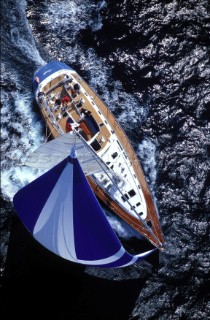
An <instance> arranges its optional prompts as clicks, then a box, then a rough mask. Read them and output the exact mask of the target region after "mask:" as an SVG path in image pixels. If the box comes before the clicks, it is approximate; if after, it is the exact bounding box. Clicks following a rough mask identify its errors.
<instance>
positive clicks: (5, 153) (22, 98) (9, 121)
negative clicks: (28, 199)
mask: <svg viewBox="0 0 210 320" xmlns="http://www.w3.org/2000/svg"><path fill="white" fill-rule="evenodd" d="M17 79H18V78H17V77H16V80H17ZM42 126H43V124H42V123H41V122H40V121H38V119H37V116H36V115H35V114H34V113H33V111H32V96H31V93H28V92H26V93H23V94H20V93H18V92H14V93H12V94H11V93H10V95H8V93H6V92H3V105H2V109H1V137H2V143H1V154H2V161H1V165H2V172H1V188H2V193H3V196H4V197H5V198H8V199H9V200H11V199H12V198H13V196H14V194H15V193H16V192H17V191H18V189H20V188H21V187H23V186H24V185H25V184H27V183H29V182H30V181H32V180H33V179H35V178H36V177H37V175H38V174H39V172H38V171H37V170H34V169H31V168H26V167H20V164H21V163H22V162H24V160H25V159H26V157H27V156H28V155H29V154H30V153H31V152H33V151H34V150H35V149H36V148H38V147H39V146H40V145H41V144H42V143H43V141H44V137H43V135H42Z"/></svg>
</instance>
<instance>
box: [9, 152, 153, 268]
mask: <svg viewBox="0 0 210 320" xmlns="http://www.w3.org/2000/svg"><path fill="white" fill-rule="evenodd" d="M13 203H14V207H15V209H16V212H17V214H18V216H19V217H20V219H21V220H22V223H23V224H24V225H25V227H26V228H27V229H28V231H29V232H30V233H31V234H32V235H33V237H34V238H35V239H36V240H37V241H38V242H40V243H41V244H42V245H43V246H44V247H46V248H47V249H48V250H50V251H52V252H53V253H55V254H56V255H58V256H60V257H62V258H64V259H67V260H69V261H72V262H75V263H79V264H84V265H90V266H97V267H103V268H114V267H125V266H128V265H130V264H133V263H135V262H137V261H140V260H142V259H144V258H145V257H146V256H147V255H149V254H150V253H151V252H152V251H153V250H155V249H153V250H150V251H147V252H144V253H141V254H139V255H131V254H129V253H128V252H127V251H126V250H125V249H124V247H123V246H122V244H121V243H120V241H119V239H118V237H117V236H116V234H115V232H114V231H113V229H112V227H111V225H110V224H109V222H108V220H107V218H106V216H105V214H104V212H103V210H102V208H101V206H100V204H99V203H98V201H97V199H96V197H95V195H94V193H93V191H92V190H91V188H90V186H89V183H88V181H87V179H86V177H85V175H84V173H83V170H82V168H81V166H80V163H79V161H78V159H77V158H76V157H75V155H74V152H73V153H72V154H71V156H68V157H66V158H65V159H64V160H62V161H61V162H60V163H59V164H57V165H56V166H54V167H53V168H51V169H50V170H49V171H47V172H46V173H44V174H43V175H41V176H40V177H39V178H37V179H36V180H34V181H32V182H31V183H30V184H28V185H27V186H25V187H23V188H22V189H21V190H19V191H18V192H17V193H16V195H15V196H14V199H13Z"/></svg>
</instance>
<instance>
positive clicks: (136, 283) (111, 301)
mask: <svg viewBox="0 0 210 320" xmlns="http://www.w3.org/2000/svg"><path fill="white" fill-rule="evenodd" d="M84 270H85V268H84V267H83V266H81V265H77V264H74V263H70V262H68V261H66V260H64V259H60V258H58V257H57V256H56V255H54V254H52V253H50V252H49V251H47V250H46V249H45V248H43V247H42V246H40V245H39V244H38V243H37V242H36V241H35V240H34V239H33V238H32V237H31V235H30V234H29V233H28V232H27V231H26V229H25V228H24V227H23V226H22V224H21V222H20V221H19V219H18V218H17V217H16V216H14V219H13V223H12V228H11V236H10V242H9V250H8V255H7V261H6V268H5V274H4V278H3V283H2V288H3V306H4V307H3V314H4V317H3V318H4V319H15V318H21V319H22V320H23V319H31V318H33V319H34V318H37V319H40V318H41V319H44V317H46V318H47V319H71V320H77V319H86V320H89V319H92V320H94V319H97V320H112V319H115V320H118V319H119V320H127V319H128V318H129V314H130V313H131V312H132V309H133V307H134V304H135V301H136V299H137V297H138V295H139V293H140V291H141V289H142V288H143V286H144V284H145V281H146V279H145V278H144V279H139V278H138V279H132V280H121V281H115V280H113V278H114V276H112V273H109V279H102V278H98V277H95V276H93V275H88V274H86V273H85V272H84ZM116 272H117V271H116V269H115V270H114V271H113V275H114V274H116Z"/></svg>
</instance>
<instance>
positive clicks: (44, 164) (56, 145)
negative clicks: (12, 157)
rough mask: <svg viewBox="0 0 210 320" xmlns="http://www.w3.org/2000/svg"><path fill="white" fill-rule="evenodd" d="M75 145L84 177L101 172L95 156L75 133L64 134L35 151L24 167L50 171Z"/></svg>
mask: <svg viewBox="0 0 210 320" xmlns="http://www.w3.org/2000/svg"><path fill="white" fill-rule="evenodd" d="M74 144H75V145H76V152H77V158H78V159H79V162H80V165H81V167H82V170H83V172H84V173H85V175H91V174H94V173H96V172H100V171H102V168H101V166H102V165H103V164H101V163H100V162H99V159H98V162H97V161H96V156H95V155H94V153H93V151H91V150H90V147H88V146H87V144H85V143H84V142H83V138H82V137H81V136H79V135H78V134H76V133H73V132H71V133H66V134H64V135H62V136H60V137H58V138H56V139H53V140H51V141H49V142H47V143H45V144H44V145H43V146H41V147H40V148H38V149H37V150H35V151H34V152H33V153H32V154H31V155H30V156H29V157H28V158H27V160H26V162H25V163H24V165H27V166H29V167H33V168H41V169H47V170H48V169H51V168H52V167H54V166H55V165H56V164H58V163H59V162H60V161H62V160H63V159H65V158H66V157H67V156H68V154H69V150H71V147H72V146H73V145H74Z"/></svg>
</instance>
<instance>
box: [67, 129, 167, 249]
mask: <svg viewBox="0 0 210 320" xmlns="http://www.w3.org/2000/svg"><path fill="white" fill-rule="evenodd" d="M73 132H74V133H75V135H77V136H78V137H79V139H80V140H82V141H83V137H82V136H81V135H80V134H79V133H78V132H76V130H74V131H73ZM83 143H84V142H83ZM86 146H87V148H88V149H89V150H90V152H91V153H92V154H93V157H94V158H95V160H96V161H97V163H98V164H99V166H100V167H101V168H102V170H103V171H104V172H105V173H106V175H107V176H108V178H109V179H110V180H111V182H112V183H113V184H114V185H115V187H116V188H117V190H118V191H119V192H120V194H121V195H122V196H123V193H122V191H121V190H120V189H119V187H118V185H117V184H116V183H115V181H114V180H113V179H112V178H111V177H110V176H109V173H108V172H107V170H106V169H107V168H109V167H107V165H106V164H105V163H104V162H103V160H102V159H100V160H99V158H98V157H97V155H96V154H95V152H94V151H93V150H92V148H91V147H90V146H89V145H88V144H86ZM102 163H103V165H104V167H105V168H103V166H102ZM109 170H110V169H109ZM111 174H112V173H111ZM94 180H95V179H94ZM126 202H128V204H129V205H130V207H131V208H133V206H132V205H131V203H130V202H129V200H128V199H127V200H126ZM134 212H135V213H136V215H137V216H138V218H139V219H140V221H141V222H142V224H143V226H144V227H145V229H146V230H147V231H149V233H150V234H152V235H153V236H154V238H155V239H156V240H157V242H158V243H159V244H160V246H162V243H161V242H160V240H159V239H158V238H157V237H156V235H155V234H154V232H153V231H152V230H151V229H150V228H149V226H148V225H147V224H146V223H145V222H144V221H143V219H142V218H141V217H140V216H139V215H138V213H137V211H136V210H135V209H134Z"/></svg>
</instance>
